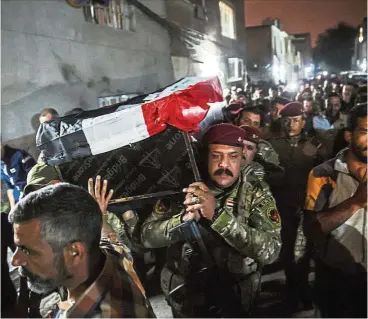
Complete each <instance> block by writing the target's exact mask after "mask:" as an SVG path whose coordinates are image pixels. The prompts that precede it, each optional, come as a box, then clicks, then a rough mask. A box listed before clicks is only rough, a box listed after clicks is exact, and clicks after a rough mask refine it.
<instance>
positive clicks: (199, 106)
mask: <svg viewBox="0 0 368 319" xmlns="http://www.w3.org/2000/svg"><path fill="white" fill-rule="evenodd" d="M222 100H223V96H222V88H221V84H220V81H219V79H218V78H217V77H216V78H211V79H208V80H205V81H200V82H198V83H196V84H194V85H190V86H188V87H187V88H186V89H183V90H178V91H175V92H173V93H171V94H170V95H168V96H165V97H162V98H158V99H155V100H154V101H150V102H147V103H144V104H142V112H143V117H144V120H145V122H146V126H147V131H148V133H149V135H150V136H152V135H154V134H157V133H159V132H161V131H163V130H164V129H165V128H166V123H167V124H170V125H173V126H175V127H176V128H178V129H180V130H182V131H195V130H197V128H198V124H199V123H200V122H201V121H202V120H203V119H204V118H205V117H206V115H207V112H208V109H209V105H208V103H215V102H221V101H222Z"/></svg>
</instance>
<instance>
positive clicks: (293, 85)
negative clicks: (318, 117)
mask: <svg viewBox="0 0 368 319" xmlns="http://www.w3.org/2000/svg"><path fill="white" fill-rule="evenodd" d="M287 88H288V90H289V91H290V92H296V90H297V89H298V84H297V83H296V82H291V83H290V84H289V85H288V86H287Z"/></svg>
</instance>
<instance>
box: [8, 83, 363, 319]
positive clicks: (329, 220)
mask: <svg viewBox="0 0 368 319" xmlns="http://www.w3.org/2000/svg"><path fill="white" fill-rule="evenodd" d="M265 95H266V94H265V90H261V89H260V88H256V87H255V86H252V85H248V86H247V87H246V88H245V90H238V91H236V90H232V91H229V92H225V100H226V105H225V106H224V107H223V108H222V110H221V113H222V118H223V120H221V121H220V123H212V122H211V121H210V122H207V124H206V129H205V130H204V129H203V130H204V131H205V132H204V134H199V135H197V136H196V135H194V136H193V142H195V143H193V147H196V148H197V151H198V152H196V154H198V158H197V164H198V167H199V169H200V173H201V177H202V182H194V183H192V184H191V185H188V186H187V187H186V188H185V189H183V195H182V197H175V196H174V197H170V198H161V199H159V200H158V201H157V202H156V203H155V204H154V205H152V206H151V207H150V210H149V211H146V214H137V212H136V211H134V210H131V209H129V210H126V211H124V212H120V213H119V214H118V215H116V214H115V213H112V212H110V211H109V210H108V202H109V200H110V199H111V197H112V195H113V190H112V189H111V190H110V189H109V185H108V182H107V181H106V180H104V178H103V176H102V177H101V176H97V177H96V179H95V180H93V179H90V181H89V184H88V185H86V186H85V189H83V188H80V187H78V186H74V185H71V184H68V183H62V182H61V179H60V176H59V175H58V172H57V170H56V169H55V168H54V167H51V166H48V165H46V164H45V163H44V162H43V160H42V156H40V158H38V160H37V161H35V160H34V159H33V158H32V157H31V156H30V155H29V154H27V153H26V152H24V151H22V150H18V149H14V148H11V147H10V146H8V145H4V144H3V143H2V144H1V160H2V162H1V163H2V165H1V179H2V182H3V183H4V184H5V185H6V189H7V194H8V198H9V202H10V206H11V212H10V213H9V215H8V214H7V213H5V212H3V213H2V248H3V252H4V251H6V250H7V248H8V247H10V248H11V249H12V250H14V256H13V259H12V265H13V266H15V267H19V268H18V269H19V272H20V274H21V275H22V279H21V287H20V292H19V293H18V294H17V293H16V291H15V289H14V286H13V283H12V282H11V280H10V277H9V275H8V274H6V272H9V270H8V265H7V262H6V255H4V253H3V256H2V258H3V259H2V267H3V268H2V273H3V280H2V287H3V289H7V291H8V292H9V293H6V294H5V295H4V290H3V294H2V313H4V314H6V315H7V316H12V317H37V316H42V317H57V318H58V317H154V316H155V314H154V312H153V310H152V307H151V305H150V303H149V300H148V299H147V295H146V292H145V287H144V286H145V281H144V280H142V279H144V278H143V277H144V275H143V273H142V272H141V271H139V265H138V264H139V262H137V259H135V258H133V257H132V256H138V255H139V253H140V252H141V251H145V250H147V249H152V250H155V249H158V248H165V250H166V258H165V260H164V265H163V267H162V270H161V273H160V284H161V290H162V293H163V294H164V296H165V298H166V300H167V302H168V304H169V305H170V307H171V308H172V313H173V315H174V317H251V316H252V315H254V310H255V309H256V307H257V297H258V295H259V293H260V290H261V276H262V273H263V270H264V267H265V266H266V265H270V264H272V263H275V262H279V263H280V264H281V265H282V267H283V269H284V272H285V277H286V291H285V300H286V305H287V306H288V307H290V309H292V310H293V311H297V310H300V309H311V308H313V307H315V308H316V309H317V311H318V312H317V315H318V316H322V317H356V318H360V317H363V318H364V317H366V316H367V228H368V226H367V221H366V220H367V218H366V217H367V99H366V98H367V92H366V86H365V87H364V86H361V87H360V86H359V85H357V84H356V83H339V81H337V80H336V79H335V80H332V81H331V80H326V81H324V82H321V80H317V79H315V80H311V81H304V82H303V83H302V85H301V86H300V90H299V91H298V93H297V94H296V95H295V94H294V95H295V96H293V95H292V94H290V93H289V92H288V90H287V87H284V86H278V87H277V86H272V87H270V88H269V92H268V97H266V96H265ZM81 111H82V110H80V109H77V110H72V111H71V112H68V114H67V115H70V114H75V113H79V112H81ZM58 116H59V115H58V113H57V112H56V111H55V110H53V109H45V110H43V111H42V112H41V113H40V122H41V123H42V122H44V121H50V120H53V119H56V118H57V117H58ZM145 207H146V209H147V206H145ZM143 216H144V217H143ZM183 225H184V226H186V227H190V229H191V230H192V233H193V234H196V236H197V237H196V240H194V242H195V245H193V242H191V241H190V240H188V237H187V236H186V234H185V232H182V231H180V229H181V227H182V226H183ZM122 229H125V230H126V232H127V233H129V234H130V235H131V236H130V237H129V239H130V241H129V242H127V241H125V237H124V236H122ZM127 245H128V246H129V248H128V247H127ZM195 248H198V249H195ZM131 250H132V251H131ZM312 263H313V265H314V270H315V280H314V283H313V286H312V287H311V286H310V283H309V278H308V277H309V272H310V267H311V264H312ZM4 269H5V270H4ZM137 273H138V275H137ZM25 279H26V282H25ZM4 287H5V288H4ZM275 315H276V316H277V314H275Z"/></svg>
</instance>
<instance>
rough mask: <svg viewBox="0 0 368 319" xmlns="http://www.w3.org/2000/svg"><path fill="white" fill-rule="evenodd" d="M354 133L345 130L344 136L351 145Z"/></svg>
mask: <svg viewBox="0 0 368 319" xmlns="http://www.w3.org/2000/svg"><path fill="white" fill-rule="evenodd" d="M352 136H353V134H352V133H351V132H350V131H345V132H344V138H345V141H346V143H348V144H349V145H350V143H351V138H352Z"/></svg>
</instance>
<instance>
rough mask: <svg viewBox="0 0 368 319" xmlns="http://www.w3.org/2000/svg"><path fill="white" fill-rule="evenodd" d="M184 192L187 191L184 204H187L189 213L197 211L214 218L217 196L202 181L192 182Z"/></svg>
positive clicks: (208, 217) (206, 216)
mask: <svg viewBox="0 0 368 319" xmlns="http://www.w3.org/2000/svg"><path fill="white" fill-rule="evenodd" d="M183 192H184V193H187V195H186V197H185V201H184V205H186V206H187V208H186V212H187V214H188V213H195V212H196V213H198V214H200V215H202V216H203V217H205V218H207V219H209V220H212V218H213V215H214V214H215V208H216V201H215V196H214V195H213V193H212V192H211V191H210V190H209V188H208V187H207V186H206V185H205V184H203V183H201V182H196V183H192V184H190V185H189V187H188V188H184V189H183ZM183 220H184V217H183Z"/></svg>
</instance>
